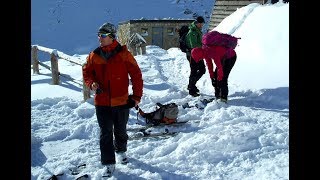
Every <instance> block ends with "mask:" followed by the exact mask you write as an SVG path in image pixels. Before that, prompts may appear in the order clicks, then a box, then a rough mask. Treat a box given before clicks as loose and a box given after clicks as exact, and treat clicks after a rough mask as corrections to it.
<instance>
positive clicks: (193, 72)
mask: <svg viewBox="0 0 320 180" xmlns="http://www.w3.org/2000/svg"><path fill="white" fill-rule="evenodd" d="M187 59H188V61H189V64H190V76H189V85H188V88H189V91H193V90H195V89H196V83H197V82H198V80H199V79H200V78H201V77H202V76H203V75H204V74H205V73H206V65H205V64H204V61H203V60H201V61H199V62H198V63H197V62H196V61H195V60H194V59H193V58H192V57H191V55H189V54H188V53H187Z"/></svg>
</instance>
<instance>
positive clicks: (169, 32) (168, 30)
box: [167, 27, 174, 36]
mask: <svg viewBox="0 0 320 180" xmlns="http://www.w3.org/2000/svg"><path fill="white" fill-rule="evenodd" d="M173 31H174V30H173V27H169V28H167V34H168V35H170V36H173Z"/></svg>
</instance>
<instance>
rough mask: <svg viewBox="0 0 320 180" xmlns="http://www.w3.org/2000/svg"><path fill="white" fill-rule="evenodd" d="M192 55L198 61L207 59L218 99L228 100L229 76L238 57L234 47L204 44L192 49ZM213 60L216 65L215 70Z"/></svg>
mask: <svg viewBox="0 0 320 180" xmlns="http://www.w3.org/2000/svg"><path fill="white" fill-rule="evenodd" d="M191 56H192V58H193V59H194V60H195V61H196V62H197V61H200V60H201V59H205V61H206V64H207V68H208V71H209V74H210V78H211V82H212V86H213V87H214V90H215V97H216V99H220V100H221V101H223V102H227V100H228V93H229V89H228V77H229V74H230V71H231V69H232V68H233V65H234V63H235V62H236V59H237V54H236V52H235V51H234V49H230V48H225V47H223V46H205V45H204V46H202V48H194V49H192V51H191ZM213 62H214V64H215V66H216V67H215V70H214V67H213Z"/></svg>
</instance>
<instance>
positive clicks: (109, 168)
mask: <svg viewBox="0 0 320 180" xmlns="http://www.w3.org/2000/svg"><path fill="white" fill-rule="evenodd" d="M114 169H115V165H114V164H108V165H106V166H105V167H104V168H103V173H102V177H111V176H112V175H113V172H114Z"/></svg>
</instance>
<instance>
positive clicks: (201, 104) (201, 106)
mask: <svg viewBox="0 0 320 180" xmlns="http://www.w3.org/2000/svg"><path fill="white" fill-rule="evenodd" d="M214 100H215V98H209V99H207V98H205V99H201V100H200V102H199V103H196V104H195V105H190V104H189V103H188V102H187V103H185V104H183V105H182V108H183V109H186V108H193V107H196V108H198V109H200V110H202V109H204V108H205V107H206V106H207V104H208V103H211V102H212V101H214Z"/></svg>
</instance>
